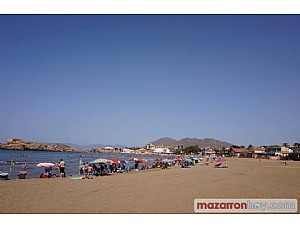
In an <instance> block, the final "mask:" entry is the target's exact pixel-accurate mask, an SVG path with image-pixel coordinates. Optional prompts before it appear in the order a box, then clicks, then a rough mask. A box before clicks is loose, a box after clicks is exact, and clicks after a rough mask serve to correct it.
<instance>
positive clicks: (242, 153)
mask: <svg viewBox="0 0 300 228" xmlns="http://www.w3.org/2000/svg"><path fill="white" fill-rule="evenodd" d="M230 156H233V157H239V158H248V157H252V153H251V152H250V151H249V150H247V149H246V148H241V147H238V148H231V149H230Z"/></svg>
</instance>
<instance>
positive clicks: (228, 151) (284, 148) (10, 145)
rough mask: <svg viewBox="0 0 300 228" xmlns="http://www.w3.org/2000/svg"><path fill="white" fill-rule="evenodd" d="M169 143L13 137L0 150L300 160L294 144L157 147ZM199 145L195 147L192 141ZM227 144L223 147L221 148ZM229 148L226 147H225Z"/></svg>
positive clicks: (296, 145) (298, 144)
mask: <svg viewBox="0 0 300 228" xmlns="http://www.w3.org/2000/svg"><path fill="white" fill-rule="evenodd" d="M166 139H167V141H169V142H170V138H162V139H159V140H156V141H155V142H152V143H149V144H147V145H145V146H144V147H123V148H120V147H113V146H104V147H96V148H90V149H83V148H76V147H71V146H69V145H66V144H62V143H40V142H29V141H24V140H22V139H18V138H14V139H8V140H7V141H6V142H5V143H3V144H0V149H3V150H35V151H58V152H92V153H103V152H107V153H127V154H130V153H132V154H161V155H172V154H181V155H182V154H206V155H211V156H226V157H239V158H259V159H281V160H297V161H299V160H300V143H294V144H293V145H289V144H288V143H283V144H282V145H264V146H253V145H251V144H250V145H248V146H247V147H245V146H243V145H242V146H238V145H233V144H229V143H226V142H222V141H218V140H215V139H203V140H202V139H195V138H194V139H190V138H185V139H184V140H185V141H189V142H190V143H194V144H187V143H185V144H184V145H180V144H178V145H174V142H175V141H172V142H173V143H170V144H173V145H167V144H163V143H162V144H158V143H159V142H162V141H164V140H165V141H166ZM196 141H197V142H198V144H199V145H197V144H196V143H195V142H196ZM208 141H210V142H213V143H212V145H213V144H214V145H216V144H218V145H223V146H222V147H220V146H219V147H213V146H210V145H209V146H201V145H200V144H201V143H204V144H205V142H206V143H207V142H208ZM177 142H178V141H177ZM224 145H226V146H224ZM228 145H229V146H228Z"/></svg>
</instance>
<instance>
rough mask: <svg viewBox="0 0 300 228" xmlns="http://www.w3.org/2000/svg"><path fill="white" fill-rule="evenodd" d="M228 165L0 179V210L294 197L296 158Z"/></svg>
mask: <svg viewBox="0 0 300 228" xmlns="http://www.w3.org/2000/svg"><path fill="white" fill-rule="evenodd" d="M227 164H228V165H229V168H227V169H226V168H219V169H217V168H213V164H210V165H209V166H200V165H199V164H197V165H196V166H191V167H190V168H185V169H183V168H180V167H172V168H170V169H167V170H161V169H155V170H146V171H138V172H134V171H133V172H130V173H123V174H112V175H110V176H104V177H94V178H93V179H90V180H88V179H86V180H72V179H70V178H69V177H68V178H65V179H60V178H55V179H39V178H37V179H25V180H10V181H1V182H0V192H1V194H0V202H1V204H0V213H2V214H4V213H13V214H15V213H30V214H31V213H47V214H48V213H59V214H61V213H72V214H73V213H83V214H85V213H89V214H91V213H194V199H199V198H203V199H208V198H239V199H240V198H247V199H248V198H256V199H258V198H268V199H277V198H279V199H282V198H284V199H287V198H290V199H298V213H299V208H300V205H299V203H300V178H299V174H300V162H295V161H292V162H288V165H287V166H283V165H281V164H280V162H279V161H273V160H261V162H260V161H259V160H257V159H243V158H240V159H239V158H227Z"/></svg>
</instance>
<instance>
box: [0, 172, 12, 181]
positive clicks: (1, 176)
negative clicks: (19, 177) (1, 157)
mask: <svg viewBox="0 0 300 228" xmlns="http://www.w3.org/2000/svg"><path fill="white" fill-rule="evenodd" d="M0 180H10V178H9V174H8V173H0Z"/></svg>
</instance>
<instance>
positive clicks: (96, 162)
mask: <svg viewBox="0 0 300 228" xmlns="http://www.w3.org/2000/svg"><path fill="white" fill-rule="evenodd" d="M92 163H95V164H100V163H112V160H108V159H105V158H98V159H95V160H94V161H92Z"/></svg>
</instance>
